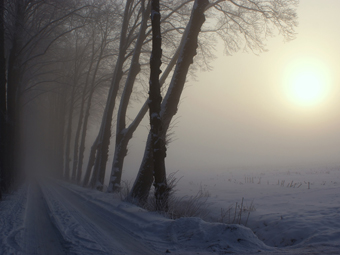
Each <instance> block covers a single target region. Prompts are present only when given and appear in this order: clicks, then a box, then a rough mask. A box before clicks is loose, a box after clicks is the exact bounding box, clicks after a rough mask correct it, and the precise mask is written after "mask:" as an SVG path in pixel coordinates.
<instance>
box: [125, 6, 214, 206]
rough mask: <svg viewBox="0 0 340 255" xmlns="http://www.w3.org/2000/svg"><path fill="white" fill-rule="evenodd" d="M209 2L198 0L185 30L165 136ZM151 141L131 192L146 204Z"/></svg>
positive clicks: (165, 107) (167, 103) (164, 114)
mask: <svg viewBox="0 0 340 255" xmlns="http://www.w3.org/2000/svg"><path fill="white" fill-rule="evenodd" d="M208 4H209V1H208V0H195V3H194V7H193V10H192V13H191V17H190V21H189V23H188V25H187V28H186V32H185V34H184V35H183V39H182V41H183V47H182V49H181V51H180V55H179V60H178V61H177V64H176V68H175V71H174V74H173V77H172V80H171V83H170V86H169V89H168V91H167V94H166V96H165V98H164V100H163V103H162V109H161V115H160V116H161V119H162V122H163V130H162V136H163V138H165V135H166V131H167V130H168V128H169V125H170V122H171V119H172V117H173V116H174V115H175V114H176V113H177V107H178V103H179V99H180V96H181V93H182V91H183V87H184V84H185V79H186V75H187V73H188V70H189V67H190V65H191V64H192V62H193V58H194V56H195V55H196V49H197V39H198V35H199V32H200V29H201V26H202V25H203V23H204V21H205V17H204V10H205V7H206V6H207V5H208ZM149 140H150V134H149V138H148V141H147V145H146V148H145V152H144V157H143V161H142V163H141V167H140V169H139V173H138V175H137V178H136V181H135V183H134V186H133V188H132V190H131V193H130V197H131V198H132V199H133V200H135V201H136V202H137V203H143V201H145V199H146V198H147V197H148V194H149V190H150V187H151V184H150V183H152V175H151V173H152V171H153V167H150V163H151V164H152V162H151V161H150V158H152V150H151V144H152V143H151V142H150V141H149Z"/></svg>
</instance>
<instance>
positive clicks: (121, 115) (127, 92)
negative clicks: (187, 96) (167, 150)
mask: <svg viewBox="0 0 340 255" xmlns="http://www.w3.org/2000/svg"><path fill="white" fill-rule="evenodd" d="M141 5H142V7H141V9H142V10H141V12H142V22H141V25H140V29H139V33H138V38H137V41H136V43H135V47H134V51H133V55H132V59H131V64H130V68H129V73H128V76H127V79H126V82H125V86H124V91H123V94H122V98H121V101H120V105H119V110H118V116H117V127H116V141H115V152H114V156H113V163H112V170H111V176H110V181H109V187H108V192H113V191H115V190H118V189H119V187H120V180H121V175H122V171H121V169H122V168H123V163H124V158H125V156H126V154H127V145H128V143H129V140H130V139H131V138H132V134H133V131H132V130H128V129H126V122H125V118H126V112H127V108H128V105H129V101H130V97H131V94H132V90H133V85H134V83H135V80H136V77H137V75H138V73H139V72H140V70H141V67H140V63H139V57H140V54H141V51H142V46H143V42H144V40H145V37H146V34H145V31H146V29H147V21H148V17H149V15H150V6H147V8H146V9H145V5H144V1H141Z"/></svg>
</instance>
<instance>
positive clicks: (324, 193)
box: [0, 168, 340, 254]
mask: <svg viewBox="0 0 340 255" xmlns="http://www.w3.org/2000/svg"><path fill="white" fill-rule="evenodd" d="M180 174H181V173H178V174H177V175H180ZM177 177H179V176H177ZM308 183H309V185H308ZM176 189H177V190H178V192H177V196H184V195H189V196H194V195H195V194H196V193H197V191H199V190H201V191H200V192H201V194H202V196H204V198H203V199H205V200H206V205H207V206H206V208H205V209H208V210H209V213H208V214H204V215H205V216H204V217H203V219H201V218H197V217H191V218H189V217H182V218H178V219H176V220H172V219H168V218H166V217H164V216H163V215H161V214H159V213H156V212H148V211H146V210H144V209H142V208H140V207H137V206H135V205H133V204H130V203H127V202H122V201H121V200H120V197H119V195H118V194H112V193H102V192H99V191H95V190H90V189H84V188H82V187H79V186H76V185H73V184H69V183H65V182H61V181H52V180H49V181H44V182H41V181H40V182H39V183H37V182H35V181H32V182H30V183H27V184H25V185H23V186H22V187H21V188H20V189H19V190H18V191H16V192H15V193H13V194H10V195H8V196H7V197H5V199H4V201H1V202H0V244H1V246H0V254H165V253H171V254H226V253H234V254H258V253H261V254H339V251H340V169H339V168H325V169H318V168H315V169H281V170H254V169H250V170H247V169H230V170H224V171H223V172H219V173H218V172H215V173H214V171H212V170H210V171H209V172H206V173H204V172H203V173H202V172H201V173H200V172H197V173H195V174H188V175H186V176H183V178H181V179H180V181H179V182H178V184H177V187H176ZM202 190H203V191H202ZM242 198H243V201H242ZM183 201H184V200H182V202H183ZM236 203H237V205H238V206H237V208H236V209H237V210H235V205H236ZM241 205H242V211H243V213H242V214H241V216H242V218H241V219H239V215H238V214H237V216H236V217H234V216H235V215H234V212H235V211H237V212H238V211H239V209H240V208H241ZM179 206H181V205H179ZM228 210H229V211H228ZM222 214H223V215H222ZM248 216H249V218H248ZM234 218H235V219H236V220H234ZM232 221H233V223H234V224H227V223H231V222H232ZM239 221H240V222H241V225H239V224H235V223H238V222H239ZM222 222H224V223H222ZM245 225H246V226H245Z"/></svg>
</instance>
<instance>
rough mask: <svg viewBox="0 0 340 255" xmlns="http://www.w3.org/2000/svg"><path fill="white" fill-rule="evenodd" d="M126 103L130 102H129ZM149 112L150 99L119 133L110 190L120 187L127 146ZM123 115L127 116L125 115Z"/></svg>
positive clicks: (176, 56)
mask: <svg viewBox="0 0 340 255" xmlns="http://www.w3.org/2000/svg"><path fill="white" fill-rule="evenodd" d="M181 45H182V42H181V43H180V46H179V47H178V49H177V51H176V53H175V54H174V55H173V57H172V59H171V61H170V62H169V64H168V66H167V68H166V69H165V71H164V72H163V74H162V77H161V79H160V81H159V83H160V86H162V85H163V84H164V82H165V80H166V79H167V78H168V76H169V74H170V72H171V71H172V69H173V68H174V66H175V64H176V61H177V59H178V55H179V51H180V47H181ZM124 94H125V93H124ZM123 99H124V100H125V97H123ZM125 102H126V101H125ZM126 103H127V104H128V102H126ZM147 112H148V100H147V101H146V102H145V103H144V104H143V106H142V108H141V109H140V111H139V113H138V114H137V116H136V117H135V119H134V120H133V121H132V122H131V124H130V125H129V126H128V127H127V128H125V129H122V130H121V131H119V132H118V133H117V137H116V144H115V153H114V156H113V163H112V170H111V177H110V183H109V188H108V192H113V191H116V190H119V189H120V183H121V179H122V172H123V165H124V159H125V156H126V154H127V152H128V149H127V146H128V144H129V141H130V139H131V138H132V135H133V133H134V132H135V131H136V129H137V127H138V126H139V124H140V122H141V121H142V119H143V118H144V116H145V114H146V113H147ZM120 113H121V112H119V113H118V121H119V119H120V117H121V116H122V115H120ZM123 117H124V118H125V116H123ZM117 130H119V129H117ZM118 134H119V138H118ZM150 185H151V184H150Z"/></svg>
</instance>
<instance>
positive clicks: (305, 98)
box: [284, 59, 329, 108]
mask: <svg viewBox="0 0 340 255" xmlns="http://www.w3.org/2000/svg"><path fill="white" fill-rule="evenodd" d="M284 80H285V81H284V83H285V90H286V96H287V98H288V100H289V101H290V102H291V103H293V104H294V105H296V106H299V107H303V108H311V107H316V106H318V105H320V104H321V103H322V102H324V101H325V100H326V98H327V95H328V93H329V77H328V72H327V68H325V67H324V66H323V65H322V64H321V63H318V62H317V61H315V60H314V61H311V60H310V59H309V60H305V61H303V60H300V61H295V62H293V63H291V64H290V65H289V67H288V68H287V70H286V74H285V79H284Z"/></svg>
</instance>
